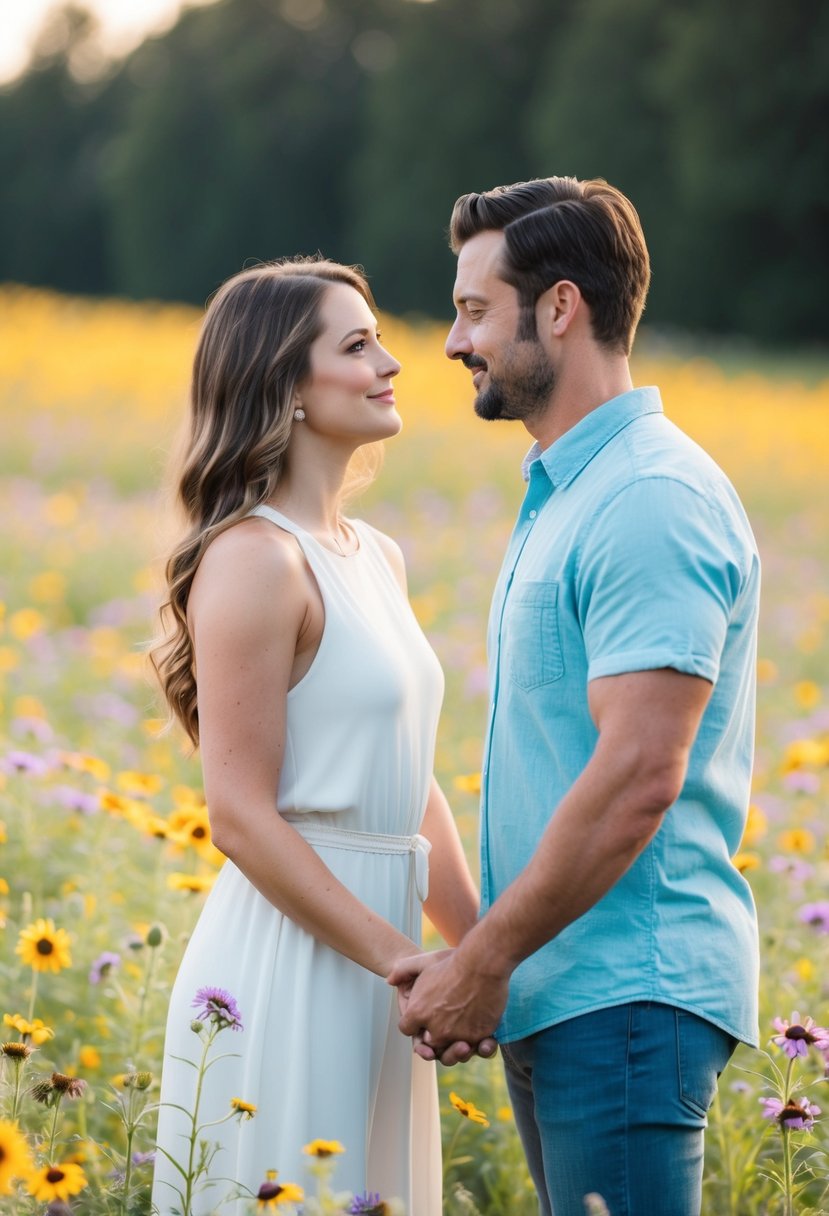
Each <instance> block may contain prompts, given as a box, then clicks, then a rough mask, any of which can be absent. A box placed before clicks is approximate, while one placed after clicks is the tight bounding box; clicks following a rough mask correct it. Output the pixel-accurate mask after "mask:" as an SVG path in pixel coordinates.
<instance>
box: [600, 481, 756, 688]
mask: <svg viewBox="0 0 829 1216" xmlns="http://www.w3.org/2000/svg"><path fill="white" fill-rule="evenodd" d="M744 581H745V574H744V570H743V562H742V561H741V553H740V547H739V545H738V543H737V542H736V539H735V538H734V537H733V536H732V535H731V533H730V530H729V529H728V527H727V526H726V522H725V519H724V518H723V515H722V514H721V512H720V511H719V509H718V508H717V505H716V504H712V503H711V502H710V501H709V500H708V499H707V498H705V497H704V496H703V495H702V494H700V493H698V492H697V491H696V490H695V489H692V488H691V487H690V486H688V485H686V484H685V483H684V482H681V481H676V480H673V479H671V478H668V477H654V478H645V479H642V480H640V481H637V482H634V483H633V484H631V485H628V486H626V487H625V488H624V489H622V490H621V491H619V492H618V493H617V494H616V495H615V496H614V497H613V498H612V499H610V500H609V501H608V502H607V503H606V504H604V506H603V507H602V508H601V509H600V510H599V511H598V512H597V514H596V515H595V516H594V518H593V520H592V521H591V523H590V525H589V526H588V528H587V530H586V533H585V536H584V540H583V542H582V547H581V551H580V554H579V563H578V569H577V579H576V595H577V600H578V612H579V616H580V620H581V625H582V631H583V636H584V643H585V649H586V654H587V662H588V680H594V679H597V678H599V677H601V676H611V675H621V674H622V673H624V672H630V671H649V670H654V669H656V668H659V667H672V668H674V669H675V670H677V671H681V672H684V673H686V674H688V675H695V676H701V677H702V678H703V679H706V680H710V681H711V682H712V683H714V682H716V680H717V676H718V674H719V667H720V656H721V654H722V651H723V646H724V644H725V637H726V632H727V630H728V624H729V621H730V619H731V616H732V613H733V608H734V604H735V602H736V600H737V598H738V596H739V594H740V591H741V589H742V587H743V584H744Z"/></svg>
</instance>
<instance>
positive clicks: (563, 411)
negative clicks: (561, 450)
mask: <svg viewBox="0 0 829 1216" xmlns="http://www.w3.org/2000/svg"><path fill="white" fill-rule="evenodd" d="M632 388H633V380H632V379H631V375H630V365H629V363H628V360H627V358H626V357H625V356H624V355H608V356H605V357H604V358H601V359H593V360H590V361H584V362H580V363H578V364H576V365H575V366H572V365H571V366H570V367H563V368H562V369H561V373H560V376H559V379H558V381H557V382H556V386H555V388H554V389H553V392H552V394H551V396H550V399H549V402H548V403H547V405H546V407H545V408H544V410H543V411H541V412H540V413H538V414H536V415H534V416H533V417H532V418H527V419H525V421H524V425H525V427H526V428H527V430H528V431H529V433H530V434H531V435H532V437H533V439H535V440H536V442H537V443H538V444H539V446H540V447H541V448H542V450H543V449H545V448H548V447H549V446H550V444H551V443H555V441H556V440H557V439H560V438H561V436H562V435H564V434H566V432H567V431H569V430H570V429H571V428H572V427H574V426H575V425H576V423H578V422H581V420H582V418H586V417H587V415H588V414H591V413H592V412H593V410H596V409H598V408H599V406H600V405H604V404H605V402H606V401H611V400H612V399H613V398H614V397H618V396H620V395H621V394H622V393H627V392H630V390H631V389H632Z"/></svg>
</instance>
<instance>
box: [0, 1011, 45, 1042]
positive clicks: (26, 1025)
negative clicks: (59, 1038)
mask: <svg viewBox="0 0 829 1216" xmlns="http://www.w3.org/2000/svg"><path fill="white" fill-rule="evenodd" d="M3 1021H4V1022H5V1024H6V1025H7V1026H11V1028H12V1030H16V1031H17V1033H18V1034H20V1035H22V1036H23V1038H24V1039H31V1040H32V1043H33V1044H34V1045H35V1047H40V1046H41V1045H42V1044H43V1043H46V1042H48V1041H49V1039H53V1038H54V1037H55V1032H54V1030H52V1028H51V1027H50V1026H47V1025H46V1023H45V1022H43V1021H42V1020H41V1019H40V1018H33V1019H32V1021H29V1020H28V1018H24V1017H23V1015H22V1014H20V1013H4V1014H3Z"/></svg>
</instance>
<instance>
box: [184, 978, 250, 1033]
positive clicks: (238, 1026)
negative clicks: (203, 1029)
mask: <svg viewBox="0 0 829 1216" xmlns="http://www.w3.org/2000/svg"><path fill="white" fill-rule="evenodd" d="M193 1008H194V1009H196V1010H197V1011H198V1012H197V1014H196V1017H198V1018H199V1019H200V1020H201V1021H202V1022H207V1021H208V1020H209V1021H211V1022H212V1023H213V1025H214V1026H217V1027H218V1028H219V1030H224V1029H225V1028H226V1027H228V1026H229V1027H230V1029H231V1030H242V1029H243V1026H242V1015H241V1013H240V1012H239V1006H238V1005H237V1004H236V1001H235V1000H234V998H233V997H232V996H231V995H230V993H229V992H226V991H225V989H224V988H199V990H198V992H197V993H196V995H195V997H194V998H193Z"/></svg>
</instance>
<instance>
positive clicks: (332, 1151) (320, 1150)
mask: <svg viewBox="0 0 829 1216" xmlns="http://www.w3.org/2000/svg"><path fill="white" fill-rule="evenodd" d="M302 1151H303V1153H307V1155H308V1156H309V1157H336V1155H337V1154H338V1153H344V1152H345V1145H343V1144H340V1142H339V1140H312V1141H311V1143H310V1144H306V1145H305V1147H304V1148H303V1150H302Z"/></svg>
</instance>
